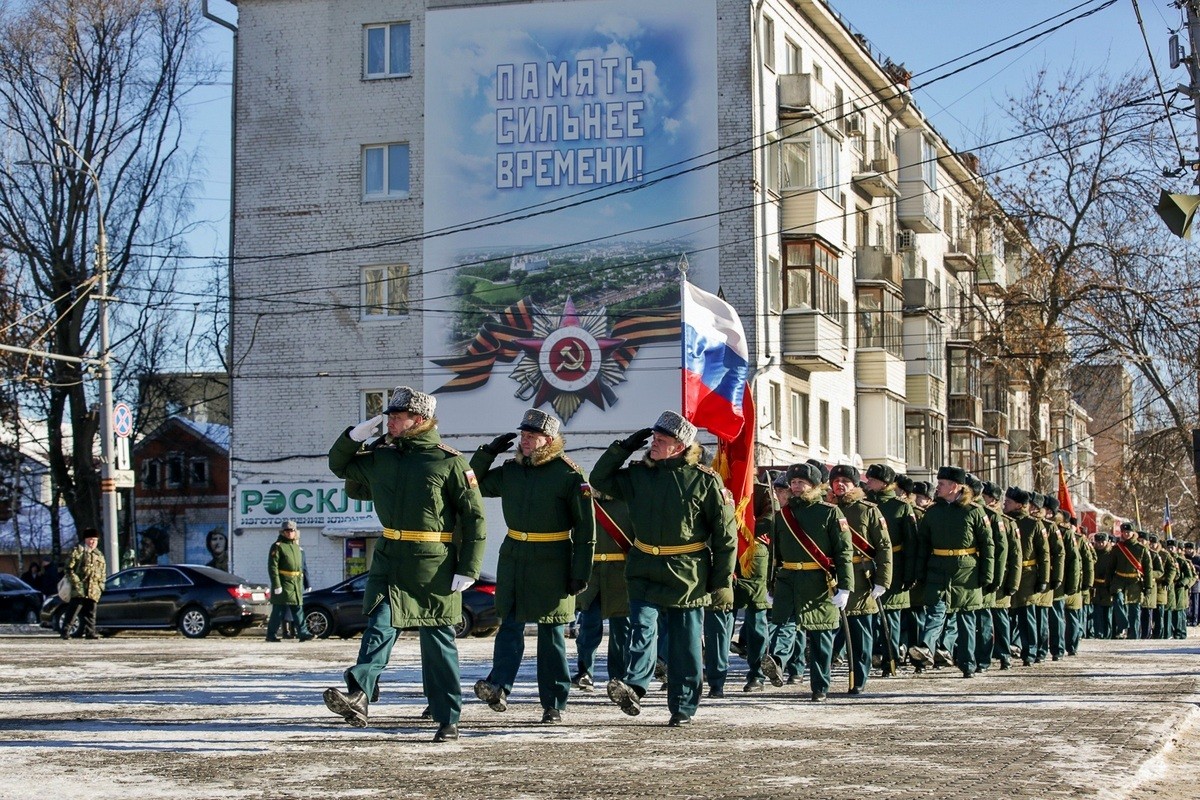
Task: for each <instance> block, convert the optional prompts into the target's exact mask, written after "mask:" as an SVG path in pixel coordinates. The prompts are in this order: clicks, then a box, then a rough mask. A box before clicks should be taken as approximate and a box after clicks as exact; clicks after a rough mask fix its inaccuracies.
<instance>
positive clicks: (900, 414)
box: [884, 397, 906, 460]
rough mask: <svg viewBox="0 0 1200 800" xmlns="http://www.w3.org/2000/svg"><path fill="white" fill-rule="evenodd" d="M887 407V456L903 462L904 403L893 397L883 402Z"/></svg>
mask: <svg viewBox="0 0 1200 800" xmlns="http://www.w3.org/2000/svg"><path fill="white" fill-rule="evenodd" d="M884 405H885V406H886V407H887V431H886V435H887V454H888V457H890V458H898V459H900V460H904V447H905V438H904V437H905V428H904V426H905V422H906V421H905V416H904V402H903V401H901V400H897V399H895V398H894V397H888V398H886V399H885V400H884Z"/></svg>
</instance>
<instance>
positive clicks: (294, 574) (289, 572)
mask: <svg viewBox="0 0 1200 800" xmlns="http://www.w3.org/2000/svg"><path fill="white" fill-rule="evenodd" d="M279 574H280V575H287V576H288V577H289V578H295V577H297V576H300V575H303V574H304V573H303V572H296V571H295V570H290V569H281V570H279Z"/></svg>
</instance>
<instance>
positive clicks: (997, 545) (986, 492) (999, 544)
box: [967, 473, 1008, 672]
mask: <svg viewBox="0 0 1200 800" xmlns="http://www.w3.org/2000/svg"><path fill="white" fill-rule="evenodd" d="M967 481H968V485H969V486H970V487H971V492H972V494H974V495H975V504H976V505H977V506H979V507H980V508H982V509H983V513H984V514H985V515H986V516H987V521H988V529H989V530H990V531H991V536H992V550H993V555H994V558H995V566H994V567H993V570H992V580H991V581H990V582H989V583H988V584H986V585H985V586H983V587H981V590H982V592H983V606H982V607H980V609H979V610H978V611H976V612H975V669H976V670H977V671H978V672H986V671H987V670H988V669H989V668H990V667H991V665H992V653H993V651H994V650H995V646H996V645H995V631H994V630H993V628H992V612H993V611H994V610H995V608H996V593H997V591H998V590H999V588H1000V584H1001V583H1003V582H1004V574H1005V569H1007V567H1008V536H1007V534H1006V533H1005V531H1004V528H1003V525H1002V524H1001V521H1000V512H999V511H997V510H996V509H994V508H992V506H991V505H990V501H991V500H992V498H995V497H997V496H998V495H999V494H1000V490H999V489H997V488H996V485H995V484H994V483H991V482H990V481H988V482H986V483H985V482H984V481H981V480H979V478H977V477H975V476H974V475H972V474H970V473H968V474H967Z"/></svg>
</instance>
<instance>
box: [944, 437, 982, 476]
mask: <svg viewBox="0 0 1200 800" xmlns="http://www.w3.org/2000/svg"><path fill="white" fill-rule="evenodd" d="M950 463H951V464H954V465H955V466H958V467H962V468H963V469H965V470H966V471H967V472H974V473H976V474H978V473H979V471H980V467H981V466H982V464H983V439H981V438H980V437H979V436H976V435H975V434H973V433H968V432H965V431H964V432H958V431H954V432H951V434H950Z"/></svg>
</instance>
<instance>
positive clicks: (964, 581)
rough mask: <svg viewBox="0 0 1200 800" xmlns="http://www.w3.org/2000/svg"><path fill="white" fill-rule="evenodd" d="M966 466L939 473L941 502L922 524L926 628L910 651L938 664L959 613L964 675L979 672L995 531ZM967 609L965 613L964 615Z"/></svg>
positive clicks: (957, 654)
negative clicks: (979, 627) (978, 627)
mask: <svg viewBox="0 0 1200 800" xmlns="http://www.w3.org/2000/svg"><path fill="white" fill-rule="evenodd" d="M973 500H974V498H973V496H972V494H971V490H970V488H969V487H968V486H967V473H966V470H964V469H962V468H961V467H956V466H944V467H942V468H940V469H939V470H938V472H937V501H936V502H935V503H934V504H933V505H932V506H930V507H929V509H928V510H927V511H926V512H925V516H923V517H922V518H921V521H920V522H919V523H918V524H917V575H918V577H919V578H921V579H923V582H924V584H925V626H924V628H923V629H922V631H921V644H919V645H915V646H914V647H913V648H912V650H911V652H910V655H911V657H912V658H913V660H914V661H917V662H920V663H921V664H922V665H923V666H930V665H931V664H932V663H933V654H934V652H935V651H936V649H937V641H938V636H939V634H940V633H941V630H942V626H943V624H948V623H947V615H949V614H953V615H954V624H955V625H956V627H957V630H956V631H955V632H956V634H957V637H956V639H955V648H954V663H955V665H956V666H957V667H958V668H959V669H960V670H962V674H963V677H964V678H973V677H974V676H975V670H976V663H975V616H976V615H975V614H974V613H973V612H975V611H978V610H979V609H980V608H982V607H983V590H982V589H983V587H984V586H986V585H989V584H990V583H991V582H992V576H993V573H994V553H995V549H994V547H993V544H992V532H991V530H990V528H989V525H988V521H987V517H986V515H985V514H984V512H983V509H982V508H980V507H979V506H977V505H975V504H974V502H973ZM964 612H965V613H964Z"/></svg>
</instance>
